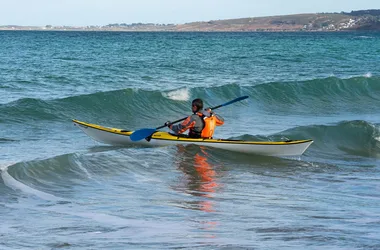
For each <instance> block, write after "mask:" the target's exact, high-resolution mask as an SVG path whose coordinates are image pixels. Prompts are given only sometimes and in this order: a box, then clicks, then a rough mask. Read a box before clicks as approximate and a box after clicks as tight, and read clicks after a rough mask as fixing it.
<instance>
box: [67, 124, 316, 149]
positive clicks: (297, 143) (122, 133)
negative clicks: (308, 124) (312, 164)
mask: <svg viewBox="0 0 380 250" xmlns="http://www.w3.org/2000/svg"><path fill="white" fill-rule="evenodd" d="M73 123H74V125H76V126H78V127H79V128H80V129H81V130H82V131H83V132H84V133H86V134H87V135H88V136H89V137H91V138H92V139H94V140H95V141H98V142H101V143H105V144H109V145H114V146H130V145H140V146H147V147H158V146H171V145H178V144H182V145H187V144H195V145H199V146H207V147H214V148H219V149H224V150H229V151H235V152H241V153H248V154H258V155H268V156H299V155H302V154H303V153H304V152H305V151H306V149H307V148H308V147H309V146H310V145H311V144H312V143H313V140H289V141H278V142H273V141H245V140H229V139H204V138H188V137H187V136H185V135H175V134H171V133H168V132H163V131H157V132H155V133H153V134H152V135H151V136H150V137H148V138H145V139H143V140H140V141H132V140H131V139H130V135H131V134H132V133H133V131H129V130H124V129H118V128H110V127H104V126H100V125H96V124H91V123H86V122H81V121H78V120H73Z"/></svg>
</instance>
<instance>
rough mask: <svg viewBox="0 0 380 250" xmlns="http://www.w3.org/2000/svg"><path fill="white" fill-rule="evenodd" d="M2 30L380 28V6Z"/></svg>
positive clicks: (207, 30)
mask: <svg viewBox="0 0 380 250" xmlns="http://www.w3.org/2000/svg"><path fill="white" fill-rule="evenodd" d="M0 30H77V31H184V32H185V31H204V32H214V31H240V32H249V31H267V32H273V31H348V30H378V31H380V10H378V9H374V10H357V11H351V12H341V13H317V14H295V15H284V16H270V17H249V18H239V19H228V20H213V21H208V22H192V23H185V24H178V25H175V24H153V23H148V24H144V23H133V24H126V23H122V24H117V23H116V24H108V25H106V26H86V27H70V26H60V27H55V26H51V25H46V26H44V27H25V26H24V27H23V26H12V25H7V26H0Z"/></svg>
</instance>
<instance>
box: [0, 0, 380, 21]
mask: <svg viewBox="0 0 380 250" xmlns="http://www.w3.org/2000/svg"><path fill="white" fill-rule="evenodd" d="M363 9H380V0H317V1H315V0H314V1H310V0H0V25H23V26H45V25H53V26H60V25H67V26H88V25H107V24H111V23H127V24H130V23H157V24H158V23H160V24H183V23H189V22H195V21H210V20H221V19H234V18H244V17H260V16H273V15H287V14H301V13H318V12H341V11H346V12H350V11H351V10H363Z"/></svg>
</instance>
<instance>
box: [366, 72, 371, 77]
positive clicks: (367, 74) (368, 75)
mask: <svg viewBox="0 0 380 250" xmlns="http://www.w3.org/2000/svg"><path fill="white" fill-rule="evenodd" d="M364 77H366V78H371V77H372V73H371V72H368V73H366V74H365V75H364Z"/></svg>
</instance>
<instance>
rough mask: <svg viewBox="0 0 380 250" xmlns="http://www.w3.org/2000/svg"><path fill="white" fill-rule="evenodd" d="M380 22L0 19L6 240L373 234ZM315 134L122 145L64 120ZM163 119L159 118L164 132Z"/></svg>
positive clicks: (0, 217)
mask: <svg viewBox="0 0 380 250" xmlns="http://www.w3.org/2000/svg"><path fill="white" fill-rule="evenodd" d="M379 45H380V33H375V32H342V33H334V32H330V33H319V32H311V33H297V32H290V33H286V32H284V33H260V32H257V33H255V32H253V33H228V32H226V33H197V32H194V33H192V32H189V33H174V32H173V33H170V32H168V33H165V32H162V33H161V32H156V33H155V32H152V33H150V32H145V33H144V32H141V33H138V32H136V33H133V32H130V33H128V32H125V33H123V32H49V31H46V32H36V31H1V32H0V58H1V60H0V174H1V178H0V221H1V223H0V249H6V250H8V249H183V248H184V249H322V248H323V249H379V248H380V111H379V107H380V46H379ZM244 95H248V96H249V98H248V99H247V100H244V101H241V102H237V103H234V104H231V105H229V106H226V107H222V108H220V109H218V110H216V111H215V112H217V113H218V114H219V115H221V116H222V117H224V119H225V124H224V125H223V126H221V127H218V128H217V130H216V132H215V134H214V137H216V138H229V139H244V140H258V141H278V140H298V139H313V140H314V143H313V144H312V145H311V146H310V147H309V149H308V150H307V151H306V152H305V153H304V154H303V155H302V156H298V157H286V158H280V157H264V156H257V155H256V156H255V155H247V154H243V153H233V152H228V151H223V150H218V149H213V148H212V147H199V146H195V145H189V146H168V147H157V148H145V147H133V146H131V147H116V146H109V145H105V144H101V143H98V142H95V141H93V140H92V139H91V138H89V137H88V136H87V135H86V134H84V133H83V132H82V131H81V130H80V129H78V128H77V127H76V126H74V125H73V123H72V119H78V120H80V121H84V122H89V123H95V124H100V125H103V126H107V127H115V128H122V129H128V130H137V129H141V128H155V127H158V126H161V125H163V124H164V123H165V122H166V121H174V120H177V119H180V118H182V117H185V116H187V115H189V114H190V112H191V105H190V104H191V101H192V99H194V98H202V99H203V100H204V102H205V105H206V106H208V107H212V106H216V105H219V104H222V103H225V102H227V101H230V100H232V99H234V98H237V97H239V96H244ZM165 130H167V129H163V131H165Z"/></svg>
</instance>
